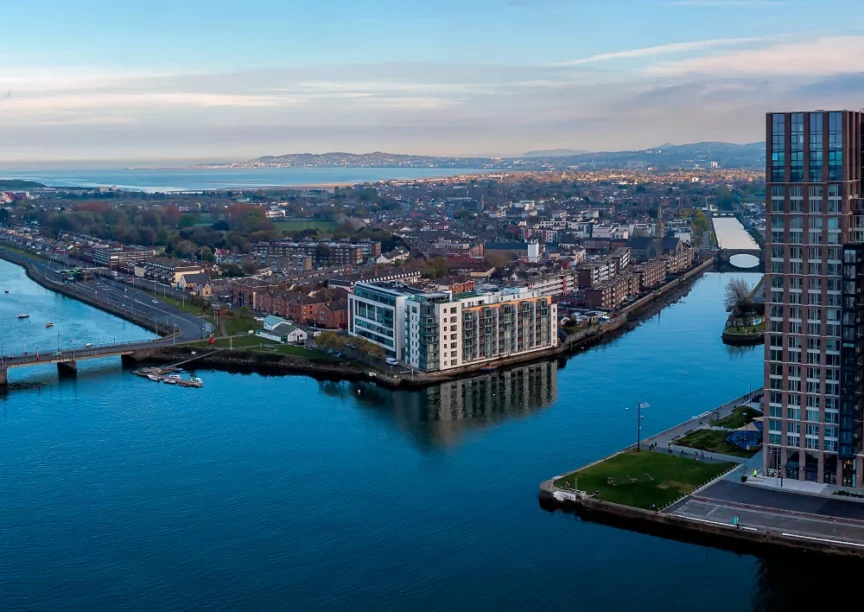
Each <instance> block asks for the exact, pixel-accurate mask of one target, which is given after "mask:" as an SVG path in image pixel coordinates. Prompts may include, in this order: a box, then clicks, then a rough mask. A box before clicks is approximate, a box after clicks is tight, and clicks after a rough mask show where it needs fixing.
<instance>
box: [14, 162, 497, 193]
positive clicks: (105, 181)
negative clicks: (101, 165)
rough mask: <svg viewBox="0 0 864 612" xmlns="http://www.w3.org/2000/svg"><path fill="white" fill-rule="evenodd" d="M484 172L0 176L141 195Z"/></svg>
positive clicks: (260, 170)
mask: <svg viewBox="0 0 864 612" xmlns="http://www.w3.org/2000/svg"><path fill="white" fill-rule="evenodd" d="M484 172H489V170H476V169H471V168H454V169H450V168H219V169H202V168H160V169H151V170H147V169H141V170H132V169H107V170H95V169H91V170H54V171H52V170H26V171H25V170H3V169H2V168H0V178H8V179H24V180H31V181H38V182H41V183H44V184H46V185H50V186H56V187H97V186H98V187H102V186H104V187H112V186H114V187H119V188H121V189H133V190H140V191H197V190H202V189H255V188H258V187H271V186H274V185H275V186H292V185H326V184H333V183H337V184H339V183H365V182H376V181H384V180H390V179H421V178H433V177H445V176H458V175H460V174H479V173H484Z"/></svg>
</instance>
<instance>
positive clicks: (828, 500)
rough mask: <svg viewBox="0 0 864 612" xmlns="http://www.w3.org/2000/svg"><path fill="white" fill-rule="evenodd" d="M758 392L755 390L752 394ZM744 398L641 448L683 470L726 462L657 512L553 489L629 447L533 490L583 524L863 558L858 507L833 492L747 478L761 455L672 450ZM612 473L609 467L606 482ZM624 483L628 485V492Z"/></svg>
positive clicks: (639, 478) (862, 518) (863, 525)
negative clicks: (609, 523)
mask: <svg viewBox="0 0 864 612" xmlns="http://www.w3.org/2000/svg"><path fill="white" fill-rule="evenodd" d="M759 392H761V389H760V390H754V391H753V393H752V394H757V393H759ZM752 394H750V393H748V394H747V395H745V396H742V397H738V398H736V399H734V400H732V401H730V402H727V403H725V404H723V405H722V406H719V407H717V408H715V409H713V410H710V411H706V412H704V413H702V414H699V415H696V416H694V417H692V418H691V419H688V420H687V421H685V422H683V423H681V424H679V425H676V426H675V427H672V428H669V429H667V430H666V431H663V432H661V433H659V434H656V435H654V436H649V437H647V438H645V440H643V441H642V452H643V453H644V452H646V449H651V450H653V452H655V453H661V454H668V455H671V457H670V459H669V461H672V460H673V458H675V457H678V458H680V459H681V460H682V461H684V462H685V463H686V460H687V459H690V460H692V459H695V460H698V461H700V462H703V461H704V462H710V463H713V462H721V461H722V462H728V463H724V465H727V466H734V467H732V469H729V470H728V471H725V472H724V473H721V474H718V475H717V477H716V478H714V479H712V480H711V481H710V482H707V483H704V484H702V486H698V487H696V488H695V489H694V490H692V491H691V492H689V493H688V494H685V495H684V496H682V497H681V498H679V499H677V500H675V501H673V502H672V503H669V504H667V505H665V506H662V507H657V508H654V507H653V505H652V508H651V509H646V508H647V506H643V507H634V506H630V505H622V504H621V503H614V502H612V501H608V500H606V499H603V498H602V497H603V496H599V497H594V496H592V495H591V494H590V492H589V491H579V490H575V491H574V489H573V488H569V489H568V488H566V487H565V488H560V486H561V485H560V484H559V485H556V484H555V483H560V482H563V481H566V480H567V479H570V480H571V481H573V480H575V482H580V481H579V477H580V475H581V474H582V473H583V471H585V470H587V469H588V468H591V472H593V473H592V474H591V475H592V476H593V477H594V478H595V479H596V474H597V472H598V471H600V472H602V471H603V465H604V464H605V463H606V462H607V461H610V460H613V459H614V458H616V457H618V456H620V455H623V454H625V453H630V454H632V452H633V451H634V450H635V446H636V445H635V444H633V445H631V446H629V447H627V448H625V449H624V450H622V451H620V452H618V453H615V454H613V455H611V456H610V457H606V458H604V459H601V460H600V461H596V462H594V463H592V464H589V465H588V466H585V467H583V468H580V469H579V470H576V471H575V472H573V473H571V474H570V475H569V476H568V477H566V478H565V477H558V476H556V477H555V478H553V479H550V480H547V481H545V482H543V483H542V484H541V485H540V500H541V504H542V505H544V507H547V508H550V509H555V508H562V509H572V510H575V511H576V512H579V513H584V514H585V515H586V516H594V517H600V518H602V519H613V518H614V519H618V520H623V521H625V522H626V523H627V524H628V525H632V526H633V527H634V528H644V529H646V530H656V529H658V528H662V529H664V530H665V531H664V534H666V535H669V534H671V535H673V536H677V535H679V534H680V535H681V536H682V537H684V535H685V534H688V533H689V534H691V536H692V534H693V533H694V532H695V533H698V534H702V535H706V536H709V537H711V538H715V539H714V540H713V541H721V542H723V541H742V540H744V541H747V543H748V544H751V545H752V544H757V545H760V546H775V547H776V546H780V547H786V548H794V549H799V550H811V551H819V552H826V553H832V554H840V555H855V556H864V503H862V502H864V500H858V499H854V500H853V499H844V498H843V497H842V496H838V495H836V494H835V493H836V492H837V491H838V490H839V489H838V488H836V487H832V488H830V489H826V488H825V487H822V488H820V489H819V491H818V492H815V490H810V488H808V487H806V486H803V485H805V484H808V483H798V482H797V481H792V482H791V483H790V481H788V480H786V483H788V484H787V486H786V488H785V489H784V488H779V486H778V483H776V482H774V479H765V478H763V477H762V476H761V475H758V476H755V477H754V476H752V475H751V473H752V472H753V471H754V470H755V471H756V472H757V473H759V474H761V463H762V457H761V451H760V452H759V453H756V454H755V455H754V456H753V457H750V458H742V457H736V456H729V455H723V454H719V453H708V452H705V453H703V452H702V451H699V450H695V449H692V448H687V447H681V446H678V445H675V444H674V440H675V439H677V438H679V437H681V436H684V435H686V434H688V433H691V432H693V431H695V430H697V429H700V428H703V429H704V428H706V427H710V424H709V423H710V421H711V420H715V419H717V418H723V417H725V416H728V415H729V414H731V413H732V410H733V409H734V408H735V407H736V406H739V405H748V404H749V400H750V399H751V395H752ZM751 406H752V404H751ZM670 449H671V451H672V452H671V453H669V450H670ZM682 451H683V452H684V453H686V456H685V455H684V454H682ZM613 463H614V462H613ZM685 463H682V465H681V470H686V469H689V468H687V467H686V466H685ZM690 463H691V464H692V463H693V462H692V461H691V462H690ZM610 465H611V464H610ZM612 469H613V468H611V467H610V471H609V473H610V474H612ZM588 473H589V472H585V474H588ZM682 473H683V472H682ZM615 477H616V478H617V479H618V480H619V481H620V480H621V478H622V476H621V475H619V474H615ZM623 479H624V480H623V482H624V484H620V483H619V484H618V485H616V484H613V485H612V486H621V487H628V486H635V483H639V482H645V479H647V480H648V481H652V480H653V478H652V475H651V474H649V473H646V474H641V473H640V474H627V475H625V476H624V477H623ZM631 479H632V482H633V483H634V484H628V483H629V482H631ZM768 480H770V482H768ZM673 481H674V478H673ZM610 482H611V477H610ZM657 484H658V486H660V487H661V488H662V487H664V486H665V483H657ZM799 484H800V485H801V486H798V485H799ZM859 493H860V492H859ZM669 528H671V531H670V529H669ZM718 537H719V540H717V539H716V538H718Z"/></svg>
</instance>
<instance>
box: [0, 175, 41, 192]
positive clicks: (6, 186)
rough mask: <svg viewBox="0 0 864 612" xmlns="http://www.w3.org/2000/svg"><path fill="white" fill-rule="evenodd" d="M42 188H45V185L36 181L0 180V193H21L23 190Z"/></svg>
mask: <svg viewBox="0 0 864 612" xmlns="http://www.w3.org/2000/svg"><path fill="white" fill-rule="evenodd" d="M42 187H45V185H43V184H42V183H37V182H36V181H22V180H19V179H3V178H0V191H21V190H24V189H40V188H42Z"/></svg>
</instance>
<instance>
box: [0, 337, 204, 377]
mask: <svg viewBox="0 0 864 612" xmlns="http://www.w3.org/2000/svg"><path fill="white" fill-rule="evenodd" d="M177 342H178V340H177V337H174V336H172V337H170V338H157V339H155V340H142V341H137V342H120V343H116V344H106V345H99V346H92V347H87V346H83V347H79V348H71V349H65V350H62V351H60V352H57V351H36V352H31V353H26V354H23V355H4V356H3V357H2V359H0V368H2V369H4V370H5V369H6V368H14V367H20V366H27V365H33V364H37V363H38V364H51V363H64V362H71V361H80V360H83V359H97V358H99V357H111V356H114V355H124V354H127V355H128V354H131V353H132V352H133V351H135V350H138V349H150V348H155V347H159V346H169V345H171V344H176V343H177ZM183 342H194V340H185V341H183Z"/></svg>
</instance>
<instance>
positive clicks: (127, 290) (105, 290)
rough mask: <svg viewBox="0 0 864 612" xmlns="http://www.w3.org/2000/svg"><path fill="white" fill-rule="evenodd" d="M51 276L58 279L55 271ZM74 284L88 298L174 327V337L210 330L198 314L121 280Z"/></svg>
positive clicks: (208, 324)
mask: <svg viewBox="0 0 864 612" xmlns="http://www.w3.org/2000/svg"><path fill="white" fill-rule="evenodd" d="M49 274H50V272H49ZM54 276H55V278H58V276H57V274H56V272H55V273H54ZM49 278H50V277H49ZM75 286H76V287H77V288H78V289H79V290H81V291H82V292H84V293H85V295H87V296H88V297H91V298H92V299H93V300H95V301H97V302H100V303H103V304H106V305H107V306H110V307H111V308H115V309H118V310H128V311H129V312H130V313H135V314H138V315H142V316H144V317H146V318H148V319H150V320H151V321H156V322H158V323H161V324H163V325H168V326H169V327H173V326H176V329H177V330H178V331H179V332H180V335H179V336H178V339H183V340H188V339H191V338H203V337H205V336H207V335H209V333H210V330H211V329H212V325H211V324H210V323H207V322H205V321H204V320H203V319H201V318H200V317H196V316H195V315H193V314H189V313H188V312H185V311H183V310H181V309H180V308H177V307H175V306H172V305H170V304H166V303H165V302H163V301H161V300H160V299H159V298H158V297H153V295H152V294H150V293H147V292H146V291H143V290H141V289H138V288H137V287H133V286H131V285H129V284H126V283H123V282H121V281H115V280H110V279H107V278H99V279H94V280H89V281H79V282H76V283H75Z"/></svg>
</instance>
